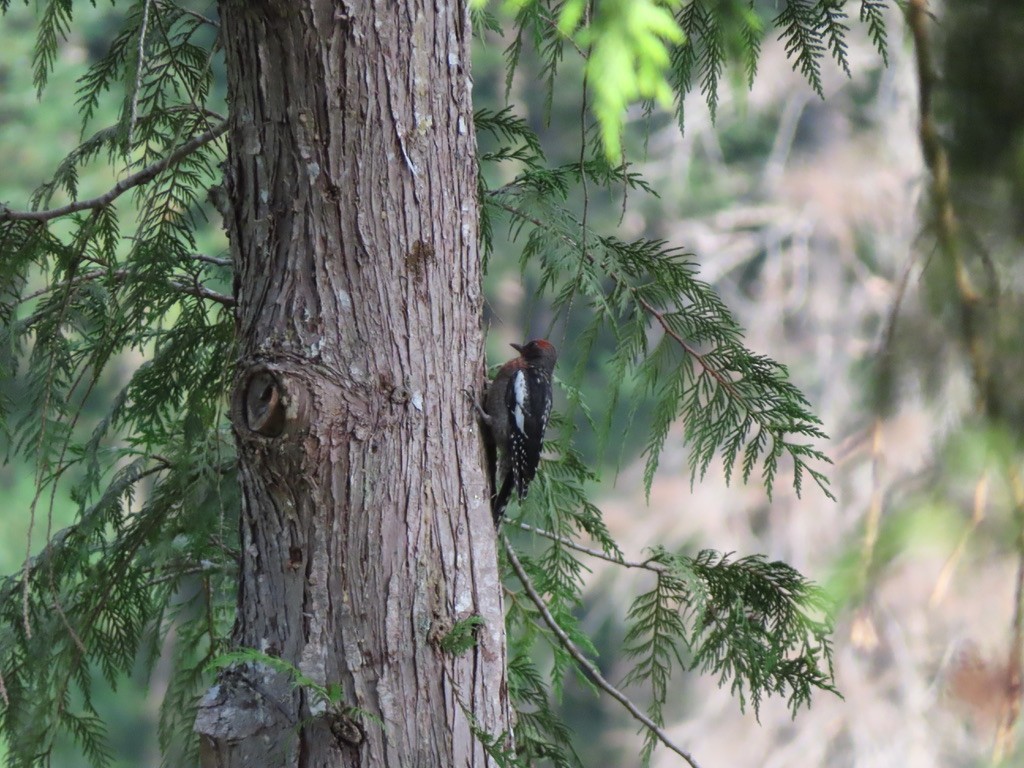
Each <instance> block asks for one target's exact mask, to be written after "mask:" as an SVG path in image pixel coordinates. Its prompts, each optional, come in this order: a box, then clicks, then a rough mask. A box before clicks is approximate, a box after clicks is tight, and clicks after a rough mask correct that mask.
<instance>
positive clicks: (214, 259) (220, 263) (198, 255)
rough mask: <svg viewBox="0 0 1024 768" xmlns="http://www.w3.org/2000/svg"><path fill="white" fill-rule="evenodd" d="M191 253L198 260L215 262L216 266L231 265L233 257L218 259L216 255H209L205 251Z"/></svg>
mask: <svg viewBox="0 0 1024 768" xmlns="http://www.w3.org/2000/svg"><path fill="white" fill-rule="evenodd" d="M189 255H190V256H191V257H192V258H193V259H195V260H196V261H203V262H206V263H207V264H213V265H214V266H216V267H230V266H231V259H218V258H217V257H216V256H207V255H206V254H205V253H193V254H189Z"/></svg>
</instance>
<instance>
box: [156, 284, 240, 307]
mask: <svg viewBox="0 0 1024 768" xmlns="http://www.w3.org/2000/svg"><path fill="white" fill-rule="evenodd" d="M169 283H170V285H171V287H172V288H174V289H175V290H177V291H181V292H182V293H187V294H188V295H189V296H196V297H197V298H200V299H209V300H210V301H215V302H217V303H218V304H223V305H224V306H225V307H234V306H235V300H234V298H232V297H231V296H228V295H226V294H223V293H217V292H216V291H211V290H210V289H209V288H207V287H205V286H204V285H202V284H201V283H198V282H197V283H196V284H195V285H185V283H179V282H178V281H177V280H170V281H169Z"/></svg>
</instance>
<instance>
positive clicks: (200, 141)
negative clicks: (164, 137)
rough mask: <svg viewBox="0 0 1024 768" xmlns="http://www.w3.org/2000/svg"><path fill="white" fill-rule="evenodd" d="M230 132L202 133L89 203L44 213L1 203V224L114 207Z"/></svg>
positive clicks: (219, 129) (215, 129) (223, 126)
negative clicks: (115, 202) (130, 194)
mask: <svg viewBox="0 0 1024 768" xmlns="http://www.w3.org/2000/svg"><path fill="white" fill-rule="evenodd" d="M227 129H228V124H227V122H226V121H225V122H223V123H220V124H219V125H215V126H214V127H213V128H211V129H210V130H209V131H207V132H206V133H203V134H200V135H199V136H196V137H195V138H194V139H191V140H190V141H188V142H186V143H184V144H182V145H181V146H180V147H178V149H176V150H174V151H173V152H171V154H169V155H168V156H167V157H165V158H163V159H162V160H158V161H157V162H155V163H153V164H152V165H148V166H146V167H145V168H143V169H142V170H141V171H138V172H137V173H133V174H132V175H131V176H128V177H127V178H124V179H122V180H121V181H119V182H117V184H115V185H114V186H113V187H111V188H110V189H109V190H107V191H106V192H104V193H103V194H102V195H98V196H97V197H91V198H89V199H88V200H76V201H75V202H73V203H68V204H67V205H63V206H61V207H60V208H50V209H48V210H44V211H15V210H12V209H11V208H8V207H7V206H6V205H2V204H0V223H2V222H5V221H50V220H52V219H58V218H60V217H61V216H67V215H69V214H72V213H78V212H79V211H88V210H96V209H97V208H103V207H105V206H107V205H110V203H112V202H114V200H116V199H117V198H119V197H120V196H121V195H123V194H124V193H125V192H127V191H128V190H130V189H134V188H135V187H138V186H141V185H142V184H145V183H147V182H149V181H152V180H153V179H154V178H156V177H157V176H158V175H159V174H160V173H162V172H163V171H165V170H167V169H168V168H170V167H172V166H174V165H177V164H178V163H180V162H181V161H182V160H184V159H185V158H186V157H188V156H189V155H191V154H192V153H193V152H195V151H196V150H197V149H199V148H200V147H202V146H205V145H206V144H209V143H210V142H211V141H213V140H215V139H217V138H219V137H220V136H221V135H222V134H223V133H224V132H225V131H227Z"/></svg>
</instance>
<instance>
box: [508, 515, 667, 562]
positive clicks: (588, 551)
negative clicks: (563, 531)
mask: <svg viewBox="0 0 1024 768" xmlns="http://www.w3.org/2000/svg"><path fill="white" fill-rule="evenodd" d="M515 525H518V526H519V527H520V528H522V529H523V530H524V531H529V532H530V533H536V534H537V535H538V536H543V537H544V538H546V539H551V540H552V541H557V542H558V543H559V544H561V545H563V546H566V547H568V548H569V549H574V550H576V551H577V552H582V553H583V554H585V555H590V556H591V557H596V558H599V559H601V560H606V561H607V562H609V563H614V564H615V565H621V566H622V567H623V568H643V569H644V570H645V571H652V572H653V573H664V572H665V571H667V570H668V568H666V567H665V566H664V565H662V564H661V563H659V562H657V561H653V560H626V559H625V558H623V557H613V556H612V555H609V554H607V553H605V552H602V551H601V550H599V549H593V548H592V547H585V546H583V545H582V544H577V543H576V542H575V541H573V540H572V539H569V538H566V537H565V536H560V535H558V534H557V533H554V532H552V531H546V530H544V529H543V528H536V527H534V526H532V525H530V524H529V523H515Z"/></svg>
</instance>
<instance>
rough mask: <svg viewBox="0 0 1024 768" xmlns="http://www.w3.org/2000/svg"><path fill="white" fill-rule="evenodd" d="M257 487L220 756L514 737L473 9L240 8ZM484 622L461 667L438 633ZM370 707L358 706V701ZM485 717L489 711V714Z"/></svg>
mask: <svg viewBox="0 0 1024 768" xmlns="http://www.w3.org/2000/svg"><path fill="white" fill-rule="evenodd" d="M220 10H221V23H222V27H221V37H222V40H223V42H224V46H225V53H226V60H227V68H228V81H229V101H230V109H231V128H230V134H229V147H230V149H229V156H228V160H227V164H226V167H225V187H226V191H227V193H228V194H227V197H228V199H229V200H230V203H231V209H230V212H229V214H228V216H227V228H228V231H229V235H230V238H231V247H232V253H233V257H234V260H235V264H236V276H237V277H236V286H235V292H236V296H237V300H238V306H237V320H238V339H239V348H240V349H239V352H240V360H239V366H238V376H237V379H236V387H235V391H234V393H233V397H232V408H231V410H232V423H233V426H234V429H235V433H236V438H237V442H238V450H239V466H240V477H241V484H242V494H243V509H242V531H241V536H242V548H243V555H242V562H241V577H240V578H241V583H240V587H239V600H238V619H237V624H236V627H235V633H234V642H235V643H236V645H237V646H239V647H243V648H255V649H257V650H259V651H262V652H263V653H265V654H268V655H271V656H280V657H281V658H282V659H284V660H286V661H288V662H290V663H292V664H294V665H295V666H297V667H298V668H299V669H300V670H301V671H302V673H303V674H304V675H305V676H307V677H309V678H311V679H312V680H313V681H314V682H315V683H316V684H317V685H320V686H324V687H330V686H332V685H340V687H341V690H342V691H343V696H342V703H341V704H340V705H338V706H327V705H325V704H324V703H323V702H322V701H319V700H318V698H317V696H316V695H315V694H314V693H313V692H312V690H311V689H310V688H309V686H308V685H307V686H302V685H299V686H295V685H294V684H293V680H291V679H290V677H293V676H290V675H288V674H287V673H285V672H280V671H278V672H274V671H273V670H272V669H271V668H270V665H267V664H259V663H250V664H243V665H238V666H237V667H235V668H233V669H231V670H228V671H227V672H225V673H224V674H222V675H221V677H220V679H219V680H218V683H217V685H215V686H214V687H213V688H211V689H210V691H209V692H208V693H207V695H206V697H205V698H204V701H203V703H202V705H201V708H200V713H199V717H198V719H197V722H196V729H197V731H198V732H199V733H200V738H201V745H202V753H203V765H204V766H207V767H209V766H225V767H229V766H230V767H234V766H238V767H239V768H241V766H247V767H251V766H269V765H273V766H304V767H305V766H430V768H436V767H437V766H470V765H472V766H478V765H488V764H490V763H491V761H490V759H489V758H488V757H487V755H486V754H485V752H484V749H483V747H482V745H481V743H480V741H479V739H477V738H476V737H475V736H474V734H473V730H474V727H479V728H481V729H484V730H485V731H487V732H489V733H491V734H500V733H502V732H506V731H508V729H509V710H508V701H507V691H506V685H505V677H504V674H505V636H504V625H503V619H502V605H501V585H500V581H499V578H498V573H497V562H496V555H495V539H494V531H493V526H492V523H491V520H490V513H489V510H488V504H487V492H486V488H485V479H484V475H483V472H482V467H481V461H480V450H479V435H478V429H477V426H476V424H475V420H474V418H473V415H472V413H471V410H470V407H469V404H468V402H467V401H466V399H465V398H464V397H463V396H462V394H461V390H462V389H463V388H465V387H468V386H470V385H472V384H474V383H476V382H478V380H479V377H480V375H481V372H482V339H481V334H480V328H479V317H480V310H481V294H480V274H479V259H478V254H477V208H476V168H475V150H476V148H475V139H474V133H473V129H472V106H471V100H470V81H469V69H468V67H469V58H468V57H469V43H470V27H469V20H468V14H467V10H466V7H465V3H463V2H459V3H434V2H425V1H423V0H402V1H401V2H398V1H397V0H380V1H379V2H354V1H353V2H348V3H346V2H328V1H327V0H278V1H276V2H270V1H268V0H263V1H261V2H240V1H239V0H222V2H221V6H220ZM473 615H479V616H481V617H482V618H483V620H484V622H485V623H484V624H483V626H482V627H481V628H480V629H479V631H478V635H477V644H476V646H475V647H474V648H472V649H471V650H470V651H468V652H466V653H465V654H463V655H460V656H454V655H452V654H450V653H447V652H445V651H444V650H443V649H442V648H441V645H440V639H441V638H442V637H444V636H445V634H446V633H447V631H448V630H449V629H450V628H451V626H452V625H453V624H454V622H456V621H459V620H462V619H466V618H468V617H470V616H473ZM353 707H354V708H357V709H351V708H353ZM474 724H475V725H474Z"/></svg>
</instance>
